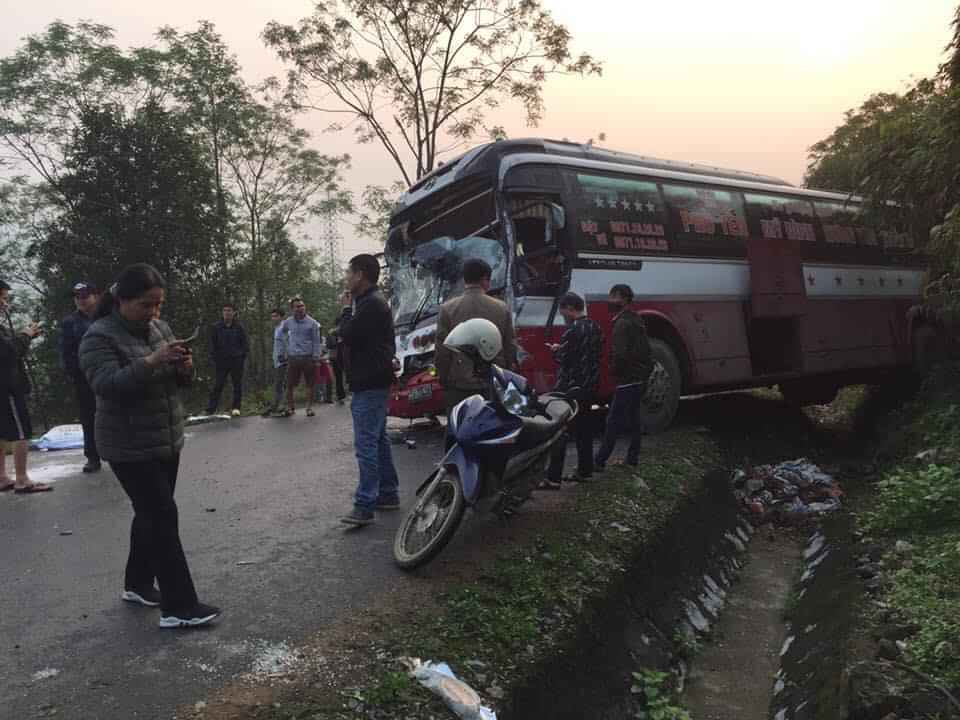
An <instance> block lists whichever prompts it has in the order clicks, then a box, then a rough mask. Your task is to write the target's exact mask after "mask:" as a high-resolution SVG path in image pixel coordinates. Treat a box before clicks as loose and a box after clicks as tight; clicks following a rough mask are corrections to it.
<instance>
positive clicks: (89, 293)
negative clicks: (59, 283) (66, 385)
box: [60, 282, 100, 473]
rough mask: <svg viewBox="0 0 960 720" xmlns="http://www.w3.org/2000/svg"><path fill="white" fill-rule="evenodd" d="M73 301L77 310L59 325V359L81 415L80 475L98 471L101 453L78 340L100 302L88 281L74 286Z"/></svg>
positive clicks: (94, 408) (92, 398)
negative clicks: (83, 457) (94, 433)
mask: <svg viewBox="0 0 960 720" xmlns="http://www.w3.org/2000/svg"><path fill="white" fill-rule="evenodd" d="M73 302H74V304H75V305H76V306H77V311H76V312H75V313H73V314H72V315H68V316H67V317H65V318H64V319H63V322H62V323H61V332H60V358H61V360H62V362H63V369H64V372H65V373H66V375H67V379H68V380H69V381H70V382H71V383H73V387H74V390H75V391H76V398H77V411H78V412H79V413H80V425H81V426H82V427H83V454H84V455H85V456H86V458H87V463H86V465H84V466H83V472H85V473H95V472H98V471H99V470H100V453H99V452H97V442H96V439H95V438H94V436H93V418H94V416H95V415H96V412H97V396H96V395H94V394H93V390H91V389H90V385H89V383H88V382H87V378H86V377H85V376H84V374H83V371H82V370H81V369H80V341H81V340H82V339H83V335H84V333H86V332H87V329H88V328H89V327H90V326H91V325H92V324H93V320H94V315H96V312H97V303H98V302H100V291H99V290H98V289H97V288H96V286H95V285H93V284H91V283H88V282H78V283H77V284H76V285H74V286H73Z"/></svg>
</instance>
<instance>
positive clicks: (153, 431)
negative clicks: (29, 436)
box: [80, 311, 190, 462]
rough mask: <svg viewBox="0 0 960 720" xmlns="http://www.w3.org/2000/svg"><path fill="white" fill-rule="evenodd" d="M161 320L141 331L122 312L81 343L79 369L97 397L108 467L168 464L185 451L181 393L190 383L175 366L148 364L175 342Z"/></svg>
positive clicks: (99, 431)
mask: <svg viewBox="0 0 960 720" xmlns="http://www.w3.org/2000/svg"><path fill="white" fill-rule="evenodd" d="M174 339H175V338H174V335H173V332H172V331H171V330H170V327H169V326H168V325H167V324H166V323H165V322H163V321H162V320H154V321H152V322H150V323H149V324H148V325H142V326H138V325H136V324H135V323H131V322H129V321H127V320H125V319H124V318H123V317H122V316H121V315H120V314H119V313H118V312H116V311H114V312H113V314H112V315H108V316H106V317H103V318H100V319H99V320H97V321H96V322H95V323H94V324H93V325H91V326H90V329H89V330H87V333H86V334H85V335H84V336H83V340H82V341H81V342H80V368H81V369H82V370H83V373H84V375H85V376H86V378H87V381H88V382H89V383H90V387H91V388H93V392H94V393H95V394H96V396H97V414H96V420H95V429H96V439H97V449H98V450H99V451H100V455H101V457H103V459H104V460H108V461H110V462H140V461H144V460H154V459H162V458H170V457H173V456H174V455H176V454H178V453H179V452H180V450H181V449H182V448H183V423H184V413H183V405H182V404H181V402H180V395H179V388H180V387H181V386H184V385H188V384H189V383H190V378H188V377H184V376H181V375H180V374H179V373H177V370H176V368H174V367H173V366H172V365H167V366H164V367H159V368H155V369H150V368H148V367H147V364H146V361H145V358H146V356H147V355H149V354H150V353H152V352H153V351H154V350H156V349H157V348H158V347H159V346H160V345H161V344H162V343H164V342H170V341H171V340H174Z"/></svg>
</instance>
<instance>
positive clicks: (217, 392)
mask: <svg viewBox="0 0 960 720" xmlns="http://www.w3.org/2000/svg"><path fill="white" fill-rule="evenodd" d="M243 361H244V358H235V359H233V360H221V361H219V362H218V363H217V364H216V367H217V379H216V382H215V383H214V385H213V390H211V391H210V402H209V403H207V412H208V413H214V412H216V411H217V406H218V405H219V404H220V396H221V395H222V394H223V386H224V385H226V384H227V376H228V375H229V376H230V379H231V380H232V381H233V409H234V410H239V409H240V405H241V404H242V402H243Z"/></svg>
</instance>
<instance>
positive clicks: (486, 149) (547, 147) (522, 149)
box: [397, 138, 858, 211]
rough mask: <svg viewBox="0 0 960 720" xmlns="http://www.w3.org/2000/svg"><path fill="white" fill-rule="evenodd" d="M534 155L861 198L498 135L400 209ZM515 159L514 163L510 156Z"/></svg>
mask: <svg viewBox="0 0 960 720" xmlns="http://www.w3.org/2000/svg"><path fill="white" fill-rule="evenodd" d="M536 156H540V157H542V158H543V160H544V161H547V162H551V161H552V162H553V163H556V164H562V165H567V166H574V167H576V166H578V165H582V166H584V167H591V166H592V167H594V168H598V169H599V168H604V169H608V170H616V169H621V170H623V171H626V172H631V173H637V172H638V171H640V172H643V171H649V172H650V174H651V175H654V176H660V177H666V178H673V179H683V180H698V179H699V180H708V181H709V180H713V181H715V182H718V183H719V184H722V185H726V186H740V187H743V188H744V189H753V190H761V191H762V190H766V191H768V192H781V193H788V194H791V195H799V196H807V197H819V198H823V199H842V200H858V198H855V197H853V196H851V195H850V194H849V193H845V192H836V193H832V192H829V191H821V190H807V189H805V188H798V187H796V186H795V185H792V184H790V183H788V182H787V181H785V180H783V179H781V178H777V177H772V176H770V175H761V174H758V173H750V172H744V171H742V170H730V169H727V168H720V167H714V166H712V165H703V164H698V163H688V162H677V161H674V160H662V159H659V158H653V157H647V156H644V155H635V154H632V153H624V152H619V151H617V150H607V149H604V148H598V147H593V146H592V145H585V144H581V143H571V142H567V141H559V140H546V139H540V138H528V139H518V140H500V141H497V142H492V143H486V144H484V145H478V146H477V147H475V148H472V149H471V150H469V151H467V152H466V153H464V154H463V155H460V156H459V157H456V158H454V159H453V160H450V161H449V162H447V163H446V164H444V165H441V166H439V167H437V168H436V169H434V170H433V171H432V172H430V173H428V174H427V175H425V176H424V177H422V178H421V179H420V180H418V181H417V183H416V184H414V185H413V186H412V187H411V188H410V189H409V190H407V191H406V192H405V193H404V194H403V195H402V196H401V198H400V201H399V203H398V207H397V211H402V210H403V209H405V208H408V207H410V206H412V205H414V204H416V203H417V202H418V201H420V200H422V199H423V198H424V197H426V196H427V195H430V194H432V193H433V192H435V191H437V190H439V189H441V188H443V187H445V186H447V185H450V184H452V183H454V182H456V181H458V180H462V179H464V178H467V177H478V176H482V175H488V176H491V177H492V176H494V175H495V173H496V172H497V171H498V170H499V169H500V167H501V164H502V163H503V162H504V161H505V160H506V161H507V163H508V164H510V165H516V164H519V163H523V162H535V161H536V159H537V158H536ZM511 160H512V161H513V162H510V161H511Z"/></svg>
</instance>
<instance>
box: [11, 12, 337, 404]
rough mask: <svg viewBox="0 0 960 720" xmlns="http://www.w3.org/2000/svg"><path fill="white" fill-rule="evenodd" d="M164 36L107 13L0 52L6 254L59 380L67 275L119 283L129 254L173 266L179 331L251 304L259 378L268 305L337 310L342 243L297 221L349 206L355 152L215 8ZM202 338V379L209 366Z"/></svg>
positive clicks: (254, 373)
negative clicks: (313, 118)
mask: <svg viewBox="0 0 960 720" xmlns="http://www.w3.org/2000/svg"><path fill="white" fill-rule="evenodd" d="M157 39H158V45H157V46H155V47H141V48H132V49H129V50H124V49H120V48H119V47H117V45H116V44H115V43H114V38H113V30H112V29H111V28H109V27H107V26H105V25H98V24H95V23H88V22H80V23H76V24H73V25H71V24H67V23H63V22H59V21H58V22H54V23H52V24H50V25H49V26H48V27H47V28H46V29H45V30H44V31H43V32H41V33H38V34H36V35H33V36H30V37H28V38H26V40H25V41H24V42H23V43H22V45H21V47H19V48H18V49H17V50H16V52H15V53H13V54H12V55H11V56H9V57H6V58H0V144H2V145H3V146H4V150H5V152H4V153H3V160H2V161H0V169H2V170H3V171H4V172H7V173H8V177H0V264H2V267H3V271H4V274H5V275H6V276H8V277H10V278H11V279H13V280H15V281H16V282H17V285H18V288H17V289H18V295H19V299H18V305H19V306H20V307H21V309H22V310H24V311H27V308H26V306H27V305H30V306H31V307H30V308H29V311H30V312H29V314H34V315H39V316H42V317H43V318H44V319H45V320H47V327H48V335H47V341H48V342H49V347H48V346H47V344H46V343H45V344H44V345H43V346H42V347H41V346H38V347H37V353H36V354H35V358H37V359H39V360H40V361H41V362H40V363H39V365H40V367H39V368H38V374H39V375H40V376H41V378H42V379H41V382H52V383H54V384H55V385H56V384H57V383H59V378H60V375H61V373H60V370H59V367H58V365H59V362H58V359H57V353H56V348H55V346H56V340H57V333H58V324H59V321H60V319H61V318H62V317H63V316H64V315H66V314H67V313H68V312H70V311H71V310H72V309H73V308H72V302H71V296H70V293H69V290H68V289H69V286H70V285H71V284H72V283H74V282H76V281H77V280H78V279H80V278H83V279H88V280H93V281H96V282H98V283H99V284H101V285H102V286H104V287H109V285H110V284H111V282H112V281H113V278H115V277H116V274H117V273H118V272H119V271H120V270H121V269H122V267H123V265H125V264H127V263H129V262H135V261H147V262H151V263H153V264H155V265H157V266H158V267H159V268H160V269H161V271H162V272H163V273H164V274H165V275H166V276H167V279H168V282H169V283H170V291H169V293H168V297H169V300H168V304H167V306H166V310H165V315H166V318H167V319H168V320H169V321H171V324H172V325H173V326H174V327H175V328H177V329H178V332H189V331H190V330H192V329H193V327H194V326H195V325H196V324H197V323H198V322H202V323H203V324H204V325H206V324H208V323H212V322H214V321H216V320H217V319H219V317H220V308H221V306H222V303H223V302H225V301H231V302H234V303H236V304H237V305H238V307H239V309H240V311H241V315H242V320H243V322H244V324H245V326H246V327H247V330H248V332H250V334H251V336H252V337H251V340H252V346H253V355H252V360H251V362H249V363H248V365H247V368H248V375H249V376H250V379H251V380H253V382H252V383H248V387H256V386H257V385H262V384H263V383H264V382H265V381H266V378H267V375H268V372H267V370H268V365H269V354H270V343H271V342H272V334H271V329H270V326H269V319H268V314H269V309H270V308H271V307H273V306H275V305H281V306H284V307H285V306H286V302H287V300H288V299H289V297H290V296H291V295H294V294H299V295H301V296H303V297H304V299H306V300H307V302H308V303H310V311H311V313H312V314H313V315H314V317H317V319H318V320H321V321H323V322H325V323H326V324H327V325H328V326H329V323H330V322H331V321H332V320H333V317H334V313H335V310H336V308H335V307H334V298H335V296H336V294H337V286H338V285H339V284H340V282H341V275H342V270H341V268H340V267H339V259H337V258H330V257H329V256H327V255H320V254H319V253H317V252H315V251H311V250H307V249H304V248H303V247H301V246H300V245H299V244H298V241H299V240H300V238H299V237H296V233H297V231H298V229H299V228H301V227H302V226H303V225H304V224H305V222H306V221H307V220H308V219H309V218H312V217H317V216H319V215H325V214H331V213H332V214H336V213H340V212H345V211H347V210H349V209H350V202H349V200H350V198H349V195H348V194H347V193H345V192H344V191H343V190H342V189H341V185H342V175H341V173H342V170H343V169H344V167H345V166H346V164H347V162H348V158H347V157H346V156H338V157H329V156H326V155H323V154H321V153H319V152H317V151H316V150H315V149H314V148H313V147H311V138H310V135H309V134H308V133H307V132H306V131H304V130H303V129H302V128H300V127H299V126H298V124H297V120H298V117H299V113H300V112H301V110H302V108H301V107H300V106H298V105H297V104H296V103H294V102H293V101H292V97H291V94H290V93H289V91H288V90H289V88H287V87H284V86H283V85H282V84H281V83H279V82H278V81H276V80H268V81H265V82H264V83H262V84H261V85H259V86H257V87H252V86H250V85H248V84H247V82H246V81H245V80H244V79H243V78H242V77H241V75H240V67H239V64H238V63H237V61H236V58H235V57H234V56H233V54H232V53H231V52H230V50H229V48H228V47H227V45H226V44H225V43H224V41H223V39H222V38H221V37H220V35H219V34H218V33H217V31H216V29H215V28H214V26H213V25H212V24H211V23H209V22H201V23H199V25H198V26H197V28H196V29H195V30H193V31H180V30H175V29H172V28H162V29H161V30H160V31H159V32H158V34H157ZM25 178H29V181H28V180H27V179H25ZM204 336H206V333H204ZM197 350H198V353H197V355H198V376H199V379H200V381H201V382H200V383H199V386H198V387H195V388H194V392H196V393H199V394H202V393H203V392H204V388H203V387H202V386H203V384H204V381H205V380H206V379H208V378H209V377H210V376H211V372H210V370H209V368H207V367H206V357H205V355H206V353H205V352H204V350H205V348H204V347H203V343H201V344H200V345H199V346H198V348H197ZM55 394H58V393H56V392H55ZM53 405H54V407H52V408H50V410H51V412H50V413H49V414H50V416H51V419H52V420H54V421H57V420H68V419H72V417H71V416H72V409H71V408H70V401H67V402H66V403H64V402H62V401H58V402H57V403H55V404H53Z"/></svg>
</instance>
